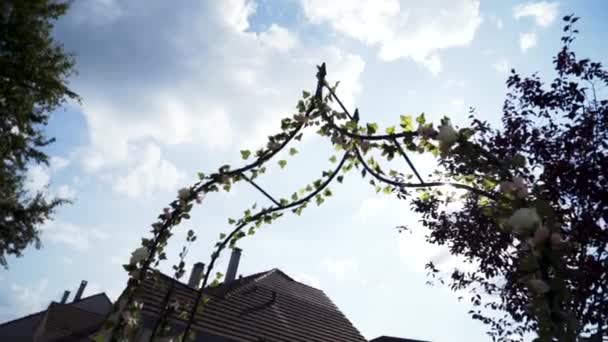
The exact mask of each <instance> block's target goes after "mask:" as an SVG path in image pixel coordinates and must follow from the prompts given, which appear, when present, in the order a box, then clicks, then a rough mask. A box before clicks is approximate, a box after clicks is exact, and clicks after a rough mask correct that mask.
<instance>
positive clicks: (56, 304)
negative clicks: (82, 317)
mask: <svg viewBox="0 0 608 342" xmlns="http://www.w3.org/2000/svg"><path fill="white" fill-rule="evenodd" d="M70 304H71V303H68V304H65V303H57V302H51V304H50V305H49V307H48V308H47V309H46V311H48V310H50V309H51V308H52V307H53V306H54V307H58V308H69V309H76V310H78V311H82V312H86V313H88V314H91V315H95V316H99V317H103V316H105V315H101V314H98V313H96V312H92V311H89V310H85V309H83V308H79V307H77V306H72V305H70Z"/></svg>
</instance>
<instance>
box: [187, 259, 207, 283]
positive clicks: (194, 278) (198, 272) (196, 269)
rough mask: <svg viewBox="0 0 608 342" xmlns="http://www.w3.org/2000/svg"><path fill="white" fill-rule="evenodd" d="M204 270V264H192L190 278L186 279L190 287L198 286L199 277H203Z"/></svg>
mask: <svg viewBox="0 0 608 342" xmlns="http://www.w3.org/2000/svg"><path fill="white" fill-rule="evenodd" d="M204 270H205V264H203V263H202V262H197V263H196V264H194V265H193V266H192V272H190V280H188V286H190V287H192V288H195V289H196V288H198V286H199V284H200V282H201V279H203V272H204Z"/></svg>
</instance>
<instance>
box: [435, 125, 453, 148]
mask: <svg viewBox="0 0 608 342" xmlns="http://www.w3.org/2000/svg"><path fill="white" fill-rule="evenodd" d="M437 140H439V141H440V142H442V143H444V144H446V145H451V144H453V143H455V142H456V141H458V132H456V130H455V129H454V127H452V125H451V124H450V123H449V122H448V123H444V124H442V125H441V126H439V134H437Z"/></svg>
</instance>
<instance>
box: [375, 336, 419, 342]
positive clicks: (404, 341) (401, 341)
mask: <svg viewBox="0 0 608 342" xmlns="http://www.w3.org/2000/svg"><path fill="white" fill-rule="evenodd" d="M369 342H425V341H421V340H412V339H409V338H401V337H391V336H380V337H376V338H375V339H373V340H370V341H369Z"/></svg>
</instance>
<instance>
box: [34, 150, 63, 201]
mask: <svg viewBox="0 0 608 342" xmlns="http://www.w3.org/2000/svg"><path fill="white" fill-rule="evenodd" d="M69 164H70V161H69V160H67V159H65V158H62V157H59V156H51V157H50V158H49V165H48V166H47V165H44V164H33V165H32V166H30V167H29V168H28V170H27V173H26V179H25V182H24V187H25V190H27V191H28V192H30V193H36V192H43V193H46V192H47V188H48V185H49V182H50V181H51V175H53V174H55V173H57V172H59V171H61V170H63V169H64V168H65V167H67V166H68V165H69Z"/></svg>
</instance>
